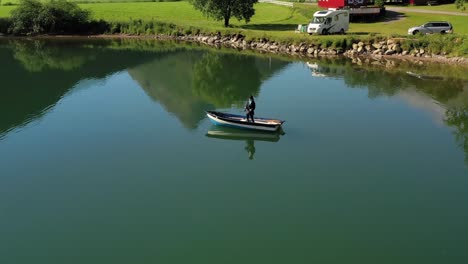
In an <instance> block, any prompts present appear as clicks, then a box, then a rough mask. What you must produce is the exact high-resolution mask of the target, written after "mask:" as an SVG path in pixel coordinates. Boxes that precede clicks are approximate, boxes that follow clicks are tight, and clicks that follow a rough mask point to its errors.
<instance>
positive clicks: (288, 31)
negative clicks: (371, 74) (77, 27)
mask: <svg viewBox="0 0 468 264" xmlns="http://www.w3.org/2000/svg"><path fill="white" fill-rule="evenodd" d="M80 6H81V7H82V8H85V9H88V10H91V11H92V12H93V16H94V18H96V19H103V20H106V21H113V22H116V21H118V22H126V21H129V20H130V19H142V20H152V19H153V20H155V21H161V22H166V23H174V24H176V25H179V26H181V27H197V28H200V29H203V30H205V31H216V30H225V28H224V27H223V26H222V23H221V22H220V21H214V20H212V19H208V18H206V17H204V16H203V15H202V14H201V12H199V11H197V10H195V9H194V8H193V7H192V6H191V5H190V3H188V2H185V1H182V2H159V3H158V2H132V3H91V4H80ZM14 8H15V7H14V6H0V17H8V16H9V12H10V11H11V10H13V9H14ZM316 10H318V7H317V6H315V5H308V4H296V5H295V7H294V8H289V7H284V6H277V5H272V4H263V3H259V4H257V5H256V14H255V16H254V17H253V18H252V20H251V22H250V23H248V24H246V23H245V22H239V21H237V20H236V19H232V21H231V24H232V28H234V29H237V30H239V31H245V30H248V31H253V32H252V33H253V34H254V35H259V33H260V32H261V33H260V34H264V33H267V34H268V35H272V36H275V37H293V38H294V37H295V36H294V35H295V33H294V29H295V28H296V27H297V25H298V24H305V23H307V22H308V21H309V20H310V19H311V17H312V14H313V13H314V12H315V11H316ZM396 15H397V14H395V13H393V12H389V14H388V15H387V17H386V19H384V20H383V21H377V22H373V23H352V24H351V25H350V30H349V32H350V33H354V34H369V33H374V34H383V35H405V34H406V32H407V30H408V28H409V27H411V26H416V25H421V24H423V23H424V22H426V21H428V20H449V21H450V22H451V23H452V24H453V26H454V29H455V32H456V33H458V34H468V27H467V26H466V25H467V24H468V17H466V16H450V15H434V14H422V13H411V12H408V13H405V14H403V17H398V16H396ZM255 31H257V32H255Z"/></svg>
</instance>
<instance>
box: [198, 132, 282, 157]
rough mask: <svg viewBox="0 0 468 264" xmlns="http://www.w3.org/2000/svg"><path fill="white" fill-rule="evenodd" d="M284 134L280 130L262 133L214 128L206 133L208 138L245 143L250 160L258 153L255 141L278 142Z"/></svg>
mask: <svg viewBox="0 0 468 264" xmlns="http://www.w3.org/2000/svg"><path fill="white" fill-rule="evenodd" d="M284 134H285V133H284V131H283V130H282V129H280V131H278V132H262V131H254V130H243V129H235V128H229V127H220V126H213V127H212V128H211V129H210V130H209V131H208V132H207V133H206V136H207V137H210V138H217V139H224V140H237V141H245V146H244V150H245V151H246V152H247V154H248V158H249V159H250V160H253V159H254V156H255V151H256V149H255V141H266V142H278V141H279V140H280V137H281V136H282V135H284Z"/></svg>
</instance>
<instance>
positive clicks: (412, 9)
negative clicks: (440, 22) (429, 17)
mask: <svg viewBox="0 0 468 264" xmlns="http://www.w3.org/2000/svg"><path fill="white" fill-rule="evenodd" d="M385 9H386V10H389V11H395V12H409V13H425V14H440V15H451V16H468V13H462V12H449V11H437V10H427V9H415V8H406V7H393V6H386V7H385Z"/></svg>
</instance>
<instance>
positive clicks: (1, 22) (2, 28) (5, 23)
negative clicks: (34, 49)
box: [0, 18, 11, 34]
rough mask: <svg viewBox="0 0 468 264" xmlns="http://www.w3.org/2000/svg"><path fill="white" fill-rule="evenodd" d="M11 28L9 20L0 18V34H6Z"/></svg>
mask: <svg viewBox="0 0 468 264" xmlns="http://www.w3.org/2000/svg"><path fill="white" fill-rule="evenodd" d="M10 26H11V20H10V19H8V18H0V33H2V34H7V33H8V29H9V28H10Z"/></svg>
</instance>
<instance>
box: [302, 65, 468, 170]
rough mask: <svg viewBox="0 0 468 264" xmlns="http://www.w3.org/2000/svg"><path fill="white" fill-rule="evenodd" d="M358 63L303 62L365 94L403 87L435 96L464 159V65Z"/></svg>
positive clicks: (467, 134) (467, 135)
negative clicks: (342, 80) (362, 90)
mask: <svg viewBox="0 0 468 264" xmlns="http://www.w3.org/2000/svg"><path fill="white" fill-rule="evenodd" d="M355 62H356V61H355ZM359 64H360V65H357V63H356V64H353V63H352V61H351V60H329V59H324V60H318V61H314V62H308V63H307V66H308V67H309V68H310V69H311V72H312V75H313V76H315V77H333V78H343V79H344V82H345V83H346V85H347V86H348V87H351V88H360V89H367V91H368V96H369V98H376V97H380V96H395V95H397V94H399V95H400V96H404V95H405V93H404V92H405V91H416V92H417V94H420V95H422V96H421V98H420V99H421V100H424V101H431V100H435V101H436V103H435V105H437V106H442V107H443V108H444V109H446V110H445V117H444V120H442V121H443V122H445V124H447V125H448V126H450V127H453V128H454V129H455V131H454V135H455V139H456V140H457V142H458V144H459V146H460V147H461V148H462V149H463V150H464V152H465V159H466V161H467V162H468V128H467V126H468V79H466V78H467V76H466V75H465V71H466V68H465V67H463V66H452V65H445V64H444V65H440V64H430V65H420V64H414V63H410V62H396V61H387V62H386V63H381V62H376V61H374V62H371V61H368V62H367V63H362V62H360V63H359ZM413 72H420V73H424V74H423V75H419V74H412V73H413ZM408 73H409V74H408ZM462 78H465V79H462ZM423 96H426V97H423Z"/></svg>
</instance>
